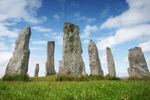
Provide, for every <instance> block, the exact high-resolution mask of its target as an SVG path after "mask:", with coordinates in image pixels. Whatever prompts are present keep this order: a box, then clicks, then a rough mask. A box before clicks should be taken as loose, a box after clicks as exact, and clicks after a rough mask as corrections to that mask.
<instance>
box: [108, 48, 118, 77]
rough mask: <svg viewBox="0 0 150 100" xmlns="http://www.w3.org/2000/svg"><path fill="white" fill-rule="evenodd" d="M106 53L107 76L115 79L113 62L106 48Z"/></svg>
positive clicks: (109, 51)
mask: <svg viewBox="0 0 150 100" xmlns="http://www.w3.org/2000/svg"><path fill="white" fill-rule="evenodd" d="M106 53H107V66H108V72H109V76H110V77H116V71H115V62H114V58H113V55H112V52H111V50H110V48H109V47H107V48H106Z"/></svg>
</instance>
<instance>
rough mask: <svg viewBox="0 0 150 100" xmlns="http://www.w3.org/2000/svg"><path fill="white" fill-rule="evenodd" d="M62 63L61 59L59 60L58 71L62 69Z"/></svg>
mask: <svg viewBox="0 0 150 100" xmlns="http://www.w3.org/2000/svg"><path fill="white" fill-rule="evenodd" d="M62 64H63V61H62V60H60V61H59V71H60V70H61V69H62V67H63V65H62Z"/></svg>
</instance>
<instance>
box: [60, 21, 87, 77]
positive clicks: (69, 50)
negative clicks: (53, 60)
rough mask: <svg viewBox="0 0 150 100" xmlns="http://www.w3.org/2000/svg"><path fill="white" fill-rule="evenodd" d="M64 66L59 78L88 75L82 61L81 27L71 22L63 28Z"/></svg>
mask: <svg viewBox="0 0 150 100" xmlns="http://www.w3.org/2000/svg"><path fill="white" fill-rule="evenodd" d="M63 31H64V37H63V51H62V53H63V64H62V66H63V67H62V68H61V69H60V71H59V73H58V74H57V77H59V76H72V77H80V76H81V75H86V73H85V65H84V62H83V59H82V46H81V41H80V36H79V27H78V26H77V25H74V24H72V23H69V22H65V23H64V27H63Z"/></svg>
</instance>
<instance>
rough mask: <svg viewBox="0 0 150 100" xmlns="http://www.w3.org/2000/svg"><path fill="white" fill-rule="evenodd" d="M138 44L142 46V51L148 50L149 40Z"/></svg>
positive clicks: (149, 50)
mask: <svg viewBox="0 0 150 100" xmlns="http://www.w3.org/2000/svg"><path fill="white" fill-rule="evenodd" d="M138 46H139V47H141V48H142V51H143V52H150V40H148V41H147V42H145V43H140V44H139V45H138Z"/></svg>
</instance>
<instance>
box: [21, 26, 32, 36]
mask: <svg viewBox="0 0 150 100" xmlns="http://www.w3.org/2000/svg"><path fill="white" fill-rule="evenodd" d="M24 34H29V35H31V28H30V27H26V28H24V29H23V30H22V32H21V34H20V35H24Z"/></svg>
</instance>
